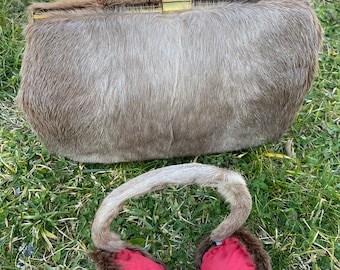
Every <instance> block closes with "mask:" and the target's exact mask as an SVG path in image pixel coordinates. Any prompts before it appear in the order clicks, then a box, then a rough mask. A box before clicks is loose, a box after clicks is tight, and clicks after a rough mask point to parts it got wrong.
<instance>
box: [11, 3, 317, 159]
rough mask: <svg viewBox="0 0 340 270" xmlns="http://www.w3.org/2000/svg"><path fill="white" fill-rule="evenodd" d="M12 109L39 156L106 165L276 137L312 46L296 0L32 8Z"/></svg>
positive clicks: (290, 115)
mask: <svg viewBox="0 0 340 270" xmlns="http://www.w3.org/2000/svg"><path fill="white" fill-rule="evenodd" d="M29 10H30V14H31V22H30V23H29V25H28V26H27V27H26V30H25V37H26V48H25V52H24V55H23V61H22V69H21V75H22V82H21V89H20V91H19V93H18V96H17V102H18V104H19V106H20V107H21V108H22V110H23V112H24V113H25V115H26V118H27V120H28V122H29V123H30V125H31V126H32V128H33V130H34V131H35V132H36V133H37V135H38V137H39V138H40V139H41V141H42V142H43V143H44V144H45V146H46V147H47V149H48V150H49V151H51V152H54V153H57V154H59V155H63V156H66V157H68V158H71V159H73V160H76V161H82V162H100V163H113V162H122V161H135V160H147V159H155V158H169V157H181V156H194V155H202V154H210V153H220V152H226V151H233V150H238V149H242V148H248V147H251V146H257V145H261V144H265V143H268V142H272V141H276V140H278V139H280V138H281V136H282V135H283V134H284V132H285V131H286V130H287V128H289V126H290V125H291V123H292V122H293V120H294V118H295V116H296V113H297V112H298V110H299V108H300V107H301V105H302V102H303V99H304V97H305V96H306V94H307V92H308V91H309V89H310V87H311V84H312V80H313V78H314V75H315V72H316V68H317V60H318V52H319V49H320V45H321V41H322V38H321V36H322V30H321V27H320V25H319V22H318V20H317V18H316V16H315V14H314V12H313V10H312V9H311V7H310V5H309V3H308V2H307V1H305V0H240V1H238V0H227V1H219V0H217V1H204V0H203V1H201V0H199V1H195V0H192V1H190V0H178V1H176V0H174V1H172V0H166V1H164V2H160V1H159V0H130V1H129V0H127V1H124V0H121V1H119V0H118V1H112V0H111V1H109V0H106V1H105V0H74V1H57V2H52V3H35V4H33V5H32V6H31V7H30V9H29Z"/></svg>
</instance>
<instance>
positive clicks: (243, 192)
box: [89, 163, 271, 270]
mask: <svg viewBox="0 0 340 270" xmlns="http://www.w3.org/2000/svg"><path fill="white" fill-rule="evenodd" d="M170 184H172V185H184V184H196V185H199V186H209V187H213V188H216V189H217V191H218V192H219V193H220V194H221V195H222V196H223V197H224V198H225V199H226V201H227V202H229V204H230V208H231V211H230V214H229V215H228V217H227V218H226V219H225V220H224V221H223V222H222V223H220V224H219V225H218V226H217V228H216V229H214V230H213V231H212V232H211V234H210V235H208V236H206V237H205V238H204V239H203V241H202V242H201V243H200V245H199V246H198V248H197V250H196V254H195V261H194V265H195V267H196V269H200V270H212V269H214V270H226V269H228V270H255V269H256V270H271V263H270V258H269V256H268V254H267V253H266V252H265V250H264V248H263V245H262V243H261V242H260V241H259V239H258V238H256V237H255V236H254V235H252V234H251V233H250V232H249V230H247V229H245V228H241V226H242V225H243V223H244V222H245V221H246V220H247V218H248V216H249V214H250V211H251V206H252V201H251V196H250V193H249V191H248V189H247V186H246V182H245V180H244V179H243V177H242V176H241V175H240V174H238V173H235V172H233V171H229V170H226V169H221V168H217V167H214V166H210V165H203V164H198V163H190V164H183V165H174V166H168V167H164V168H161V169H156V170H153V171H150V172H147V173H144V174H142V175H140V176H138V177H136V178H134V179H132V180H130V181H128V182H126V183H124V184H123V185H121V186H119V187H118V188H116V189H115V190H113V191H112V192H111V193H110V194H109V195H108V196H107V197H106V198H105V199H104V201H103V202H102V204H101V206H100V208H99V209H98V211H97V213H96V215H95V219H94V221H93V224H92V230H91V234H92V241H93V243H94V245H95V251H94V252H92V253H89V256H90V257H91V258H92V259H93V260H94V262H95V263H96V268H97V269H121V270H165V269H169V268H168V267H167V266H166V265H164V264H163V263H162V262H160V261H159V260H157V259H155V258H153V257H152V256H151V255H150V254H149V253H148V252H147V251H145V250H144V249H142V248H141V247H138V246H133V245H130V244H128V243H126V242H124V241H123V240H121V239H120V237H119V236H118V235H117V234H115V233H112V232H110V224H111V222H112V220H113V219H115V218H116V217H117V216H118V214H119V212H120V209H121V207H122V206H123V203H124V202H125V201H126V200H128V199H130V198H133V197H138V196H141V195H144V194H146V193H149V192H152V191H156V190H160V189H163V188H164V187H166V186H167V185H170Z"/></svg>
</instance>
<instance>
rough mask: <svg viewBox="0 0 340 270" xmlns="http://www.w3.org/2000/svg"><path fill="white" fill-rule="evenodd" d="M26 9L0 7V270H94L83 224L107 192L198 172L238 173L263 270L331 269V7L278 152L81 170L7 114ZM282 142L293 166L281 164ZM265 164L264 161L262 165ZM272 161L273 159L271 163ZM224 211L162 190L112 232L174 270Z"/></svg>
mask: <svg viewBox="0 0 340 270" xmlns="http://www.w3.org/2000/svg"><path fill="white" fill-rule="evenodd" d="M28 4H29V1H27V0H2V2H1V7H0V54H1V60H0V61H1V64H0V106H1V118H0V133H1V136H0V143H1V144H0V145H1V146H0V170H1V171H0V269H93V264H92V263H91V261H90V260H89V259H88V258H87V256H86V252H87V251H89V250H91V249H93V245H92V243H91V238H90V228H91V222H92V220H93V217H94V214H95V212H96V209H98V207H99V205H100V203H101V201H102V200H103V198H104V197H105V195H106V194H107V193H109V192H110V191H111V190H112V189H113V188H114V187H116V186H118V185H120V184H121V183H123V182H125V181H127V180H129V179H131V178H133V177H135V176H137V175H140V174H141V173H143V172H146V171H149V170H151V169H154V168H159V167H163V166H167V165H172V164H180V163H186V162H192V161H197V162H200V163H205V164H211V165H216V166H220V167H226V168H229V169H232V170H235V171H237V172H239V173H241V174H242V175H243V176H244V177H245V178H246V180H247V183H248V186H249V189H250V192H251V194H252V198H253V210H252V212H251V215H250V217H249V219H248V221H247V226H248V227H249V228H250V229H251V230H252V231H253V232H254V233H255V234H256V235H257V236H258V237H259V238H260V239H261V240H262V241H263V243H264V244H265V249H266V250H267V251H268V253H269V254H270V256H271V258H272V262H273V269H280V270H281V269H325V270H329V269H340V218H339V216H340V181H339V180H340V154H339V146H340V141H339V137H340V136H339V134H340V2H339V1H338V0H333V1H331V0H329V1H325V0H315V1H314V2H313V6H314V9H315V11H316V12H317V15H318V17H319V19H320V22H321V24H322V26H323V28H324V45H323V48H322V52H321V53H320V57H319V66H320V67H319V72H318V75H317V77H316V79H315V81H314V84H313V88H312V90H311V92H310V93H309V94H308V96H307V97H306V99H305V102H304V104H303V107H302V109H301V111H300V112H299V114H298V116H297V119H296V120H295V122H294V124H293V125H292V127H291V128H290V129H289V130H288V131H287V132H286V134H285V136H284V137H283V138H282V139H281V140H280V141H279V142H277V143H273V144H268V145H265V146H261V147H257V148H252V149H246V150H243V151H238V152H232V153H224V154H219V155H208V156H199V157H191V158H177V159H167V160H153V161H146V162H130V163H122V164H111V165H102V164H83V163H77V162H73V161H70V160H68V159H65V158H63V157H59V156H56V155H53V154H50V153H49V152H48V151H47V150H46V149H45V147H44V146H43V145H42V144H41V143H40V141H39V140H38V139H37V137H36V136H35V134H34V133H33V132H32V130H31V129H30V127H29V125H28V124H27V122H26V121H25V120H24V117H23V115H22V113H21V112H20V111H19V110H18V109H17V108H16V107H15V105H14V104H13V100H14V98H15V96H16V94H17V92H18V89H19V83H20V76H19V70H20V64H21V55H22V52H23V48H24V39H23V36H22V30H23V28H24V26H25V24H26V20H27V17H26V7H27V5H28ZM287 142H292V147H293V148H292V149H293V150H294V152H295V157H290V158H288V157H286V156H285V155H281V154H285V153H286V152H285V146H286V144H287ZM268 153H274V155H268ZM276 154H279V155H276ZM227 214H228V205H227V204H226V203H224V202H223V200H222V199H221V197H220V196H219V195H218V194H217V193H216V192H215V191H214V190H211V189H209V188H197V187H195V186H186V187H175V186H171V187H169V188H167V189H164V190H163V191H160V192H154V193H152V194H149V195H146V196H143V197H141V198H138V199H135V200H130V201H129V202H128V203H127V204H126V205H125V207H124V209H123V212H122V214H121V215H120V217H119V218H118V219H117V220H116V221H114V222H113V224H112V229H115V230H116V231H118V232H119V233H120V234H121V236H122V238H123V239H129V240H130V241H131V242H132V243H135V244H139V245H141V246H143V247H144V246H145V247H147V248H148V250H149V251H150V252H151V253H152V254H154V255H155V256H156V257H158V258H160V259H161V260H163V261H164V262H165V263H167V264H168V265H169V266H170V267H171V268H172V269H193V268H192V266H191V261H192V256H193V251H194V250H195V246H196V245H197V242H198V240H199V238H200V236H201V235H204V234H207V233H209V232H210V231H211V230H212V229H213V228H214V227H215V226H216V225H217V224H218V223H219V222H220V221H222V220H223V219H224V217H225V215H227Z"/></svg>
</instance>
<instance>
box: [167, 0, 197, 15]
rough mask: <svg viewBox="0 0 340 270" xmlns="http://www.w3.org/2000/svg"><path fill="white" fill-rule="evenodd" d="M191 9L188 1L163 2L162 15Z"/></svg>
mask: <svg viewBox="0 0 340 270" xmlns="http://www.w3.org/2000/svg"><path fill="white" fill-rule="evenodd" d="M190 9H191V1H190V0H163V1H162V11H163V13H172V12H181V11H185V10H190Z"/></svg>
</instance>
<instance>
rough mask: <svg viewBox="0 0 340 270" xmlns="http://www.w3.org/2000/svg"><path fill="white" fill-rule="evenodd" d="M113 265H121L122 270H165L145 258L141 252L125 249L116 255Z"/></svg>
mask: <svg viewBox="0 0 340 270" xmlns="http://www.w3.org/2000/svg"><path fill="white" fill-rule="evenodd" d="M113 265H121V267H122V268H121V269H122V270H165V268H164V267H163V266H162V265H160V264H158V263H156V262H154V261H153V260H150V259H149V258H146V257H144V256H143V255H142V254H141V253H140V252H139V251H135V250H130V249H124V250H122V251H121V252H118V253H116V254H115V261H114V264H113Z"/></svg>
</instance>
